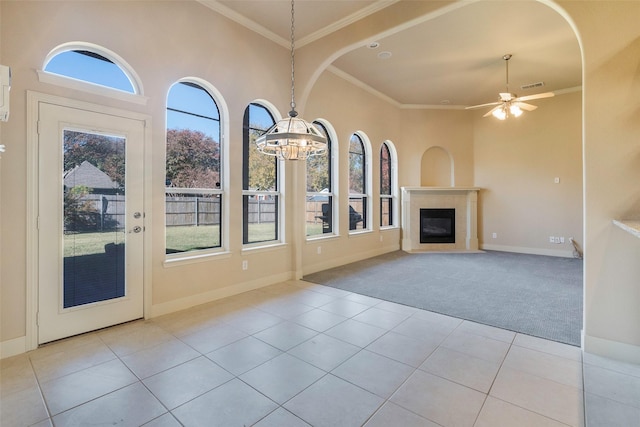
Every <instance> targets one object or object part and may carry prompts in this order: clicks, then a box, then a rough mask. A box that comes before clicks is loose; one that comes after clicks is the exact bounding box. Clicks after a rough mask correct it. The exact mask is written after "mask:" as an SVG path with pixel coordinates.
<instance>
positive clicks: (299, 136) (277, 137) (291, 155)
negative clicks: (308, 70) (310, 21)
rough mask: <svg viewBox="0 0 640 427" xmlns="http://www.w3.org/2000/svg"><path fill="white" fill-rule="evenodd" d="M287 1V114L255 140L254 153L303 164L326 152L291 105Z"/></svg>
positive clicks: (322, 140)
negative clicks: (300, 161)
mask: <svg viewBox="0 0 640 427" xmlns="http://www.w3.org/2000/svg"><path fill="white" fill-rule="evenodd" d="M293 2H294V0H291V111H289V117H287V118H284V119H281V120H279V121H278V122H277V123H276V124H275V125H273V126H272V127H271V128H270V129H269V130H268V131H267V132H266V133H265V134H264V135H262V136H260V137H259V138H258V139H257V140H256V145H257V148H258V151H260V152H261V153H264V154H267V155H269V156H277V157H279V158H280V159H282V160H306V159H307V158H308V157H310V156H316V155H319V154H324V153H325V152H326V151H327V138H325V137H324V135H323V134H322V133H320V131H319V130H318V128H316V127H315V126H314V125H313V124H311V123H307V122H306V121H305V120H304V119H302V118H299V117H298V112H297V111H296V102H295V53H294V49H295V40H294V31H295V13H294V5H293Z"/></svg>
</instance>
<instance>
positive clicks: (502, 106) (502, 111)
mask: <svg viewBox="0 0 640 427" xmlns="http://www.w3.org/2000/svg"><path fill="white" fill-rule="evenodd" d="M511 56H512V55H511V54H510V53H507V54H506V55H504V56H503V57H502V59H504V61H505V65H506V70H507V91H506V92H500V100H499V101H496V102H489V103H487V104H480V105H472V106H470V107H466V108H465V109H467V110H471V109H476V108H483V107H490V106H492V105H495V107H493V108H492V109H491V110H489V112H487V114H485V115H484V116H482V117H487V116H491V115H493V116H494V117H496V118H497V119H500V120H505V119H506V118H507V117H509V116H514V117H519V116H520V115H521V114H522V110H526V111H533V110H535V109H536V108H538V107H536V106H535V105H531V104H527V103H525V102H523V101H531V100H533V99H542V98H550V97H552V96H553V95H554V93H553V92H544V93H538V94H535V95H527V96H521V97H518V95H516V94H515V93H511V92H509V60H510V59H511Z"/></svg>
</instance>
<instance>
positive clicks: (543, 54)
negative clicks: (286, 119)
mask: <svg viewBox="0 0 640 427" xmlns="http://www.w3.org/2000/svg"><path fill="white" fill-rule="evenodd" d="M200 1H201V3H203V4H205V5H206V6H208V7H210V8H212V9H214V10H217V11H218V12H220V13H222V14H224V15H225V16H227V17H229V18H231V19H233V20H235V21H236V22H239V23H240V24H242V25H245V26H246V27H248V28H250V29H252V30H254V31H256V32H258V33H260V34H262V35H264V36H265V37H268V38H270V39H271V40H274V41H276V42H277V43H280V44H281V45H283V46H285V47H287V48H288V47H289V43H290V41H289V40H290V29H291V3H290V1H288V0H200ZM400 1H402V2H403V3H406V5H404V6H406V7H409V8H416V16H415V18H420V15H421V12H418V10H419V9H420V4H419V3H421V2H424V1H431V0H400ZM397 2H398V0H377V1H356V0H353V1H352V0H335V1H332V0H296V3H295V40H296V46H297V47H300V46H303V45H305V44H308V43H310V42H313V41H316V40H320V39H322V38H323V37H326V36H327V35H329V34H331V33H332V32H334V31H336V30H338V29H340V28H343V27H345V26H348V25H350V24H353V23H354V22H356V21H358V20H361V19H364V18H366V17H367V16H369V15H371V14H373V13H378V12H379V13H385V12H388V11H391V6H393V5H394V4H395V3H397ZM459 5H461V6H462V7H457V8H451V9H452V10H451V11H449V12H447V13H445V14H443V15H440V16H437V17H434V18H432V19H429V20H424V19H415V21H413V22H415V23H414V24H411V25H406V24H405V25H402V26H398V28H397V29H396V30H394V31H385V35H384V36H381V37H380V38H378V39H376V40H375V41H376V42H378V43H379V44H380V46H379V47H378V48H377V49H371V48H369V47H367V46H366V43H367V42H370V41H371V40H368V41H367V42H363V45H362V46H361V47H357V48H355V49H354V50H352V51H350V52H348V53H346V54H344V55H342V56H341V57H339V58H338V59H337V60H336V61H334V63H333V64H332V65H333V66H334V67H335V68H337V69H338V70H339V71H340V72H341V73H346V75H348V76H349V78H352V79H355V81H358V82H360V84H364V85H365V86H366V87H369V88H371V90H372V91H374V92H378V93H379V94H381V95H382V96H384V97H387V98H389V99H390V100H392V101H393V102H396V103H398V104H401V105H404V106H414V105H417V106H424V105H426V106H440V107H443V106H450V107H451V106H467V105H475V104H483V103H487V102H493V101H496V100H498V92H505V91H506V81H505V80H506V76H505V61H504V60H503V59H502V56H503V55H504V54H507V53H510V54H513V57H512V59H511V60H510V61H509V80H510V84H509V89H510V91H511V92H515V93H516V94H518V95H520V96H524V95H530V94H535V93H539V92H548V91H564V90H570V89H573V88H576V87H579V86H580V85H581V84H582V78H581V72H582V71H581V58H580V49H579V46H578V41H577V39H576V36H575V34H574V33H573V31H572V30H571V28H570V26H569V24H568V23H567V22H566V21H565V20H564V19H563V18H562V17H561V16H560V15H559V14H558V13H557V12H555V11H554V10H552V9H551V8H549V7H548V6H546V5H545V4H543V3H540V2H538V1H533V0H488V1H464V2H460V3H459ZM385 9H386V10H385ZM389 13H391V12H389ZM381 52H390V53H391V57H389V58H388V59H380V58H379V57H378V54H379V53H381ZM537 82H544V86H543V87H537V88H533V89H521V86H522V85H525V84H531V83H537ZM538 102H539V101H538ZM531 103H533V104H536V101H531Z"/></svg>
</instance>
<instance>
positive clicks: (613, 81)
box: [561, 1, 640, 363]
mask: <svg viewBox="0 0 640 427" xmlns="http://www.w3.org/2000/svg"><path fill="white" fill-rule="evenodd" d="M561 5H562V6H563V7H565V8H566V11H567V12H568V14H569V15H570V16H571V18H572V19H573V20H574V22H575V24H576V27H577V29H578V31H579V34H580V37H581V39H582V49H583V61H584V63H583V74H584V81H583V87H584V106H583V108H584V176H585V198H584V201H585V244H584V246H585V324H584V330H585V341H584V348H585V350H586V351H589V352H595V353H600V354H604V355H612V356H615V357H617V358H623V359H626V360H631V361H635V362H636V363H640V310H639V309H638V307H640V285H639V284H640V271H639V270H638V257H637V253H638V247H639V246H640V239H637V238H631V236H628V235H626V234H625V233H621V232H620V231H618V230H617V229H616V228H615V226H614V225H612V220H613V219H624V218H640V187H639V186H638V183H639V182H640V80H639V78H638V69H639V68H640V26H639V25H638V22H639V20H640V2H637V1H632V2H626V1H594V2H571V1H566V2H561ZM634 255H636V256H635V257H634Z"/></svg>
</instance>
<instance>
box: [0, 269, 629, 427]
mask: <svg viewBox="0 0 640 427" xmlns="http://www.w3.org/2000/svg"><path fill="white" fill-rule="evenodd" d="M1 366H2V371H1V377H0V378H1V392H2V394H1V407H0V410H1V414H0V417H1V418H0V424H1V425H2V426H11V427H13V426H32V425H33V426H38V427H45V426H52V425H55V426H87V425H123V426H140V425H146V426H156V427H158V426H180V425H184V426H225V427H229V426H250V425H255V426H258V427H267V426H277V427H287V426H291V427H294V426H309V425H311V426H318V427H321V426H330V427H336V426H362V425H366V426H367V427H377V426H385V427H386V426H403V427H412V426H478V427H480V426H483V427H484V426H487V427H495V426H510V427H511V426H518V427H525V426H535V427H539V426H583V425H585V421H584V413H585V410H584V401H585V398H584V396H585V395H586V402H587V404H588V406H589V407H588V409H587V415H588V419H589V421H590V422H589V424H590V425H593V426H596V425H602V426H605V425H606V426H608V427H611V426H614V425H620V426H636V425H637V426H640V404H639V403H638V402H640V367H638V366H634V365H624V364H615V363H613V362H610V361H608V360H605V359H601V358H597V357H595V356H590V357H588V358H587V360H585V365H584V366H585V373H586V380H585V384H586V385H587V387H591V388H588V391H587V393H586V394H585V393H584V392H583V363H582V353H581V350H580V349H579V348H576V347H572V346H568V345H563V344H559V343H555V342H552V341H546V340H543V339H539V338H533V337H530V336H526V335H521V334H516V333H513V332H509V331H506V330H502V329H497V328H492V327H488V326H484V325H480V324H476V323H472V322H468V321H462V320H460V319H456V318H452V317H448V316H443V315H440V314H435V313H432V312H428V311H423V310H418V309H414V308H410V307H406V306H402V305H398V304H394V303H390V302H386V301H382V300H378V299H374V298H370V297H365V296H361V295H357V294H353V293H349V292H345V291H342V290H338V289H334V288H330V287H324V286H320V285H315V284H311V283H307V282H302V281H291V282H285V283H281V284H278V285H274V286H270V287H267V288H263V289H260V290H256V291H251V292H247V293H244V294H241V295H237V296H234V297H230V298H226V299H224V300H220V301H216V302H213V303H209V304H205V305H202V306H199V307H195V308H192V309H189V310H185V311H182V312H179V313H174V314H170V315H167V316H163V317H159V318H155V319H152V320H148V321H136V322H131V323H128V324H125V325H120V326H116V327H112V328H108V329H105V330H101V331H97V332H94V333H89V334H85V335H82V336H78V337H74V338H70V339H67V340H62V341H59V342H56V343H52V344H49V345H45V346H42V347H41V348H39V349H37V350H35V351H32V352H29V353H27V354H25V355H20V356H16V357H13V358H9V359H4V360H2V362H1ZM590 408H594V409H593V410H591V409H590ZM592 422H593V424H592ZM615 423H618V424H615ZM634 423H636V424H634Z"/></svg>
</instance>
